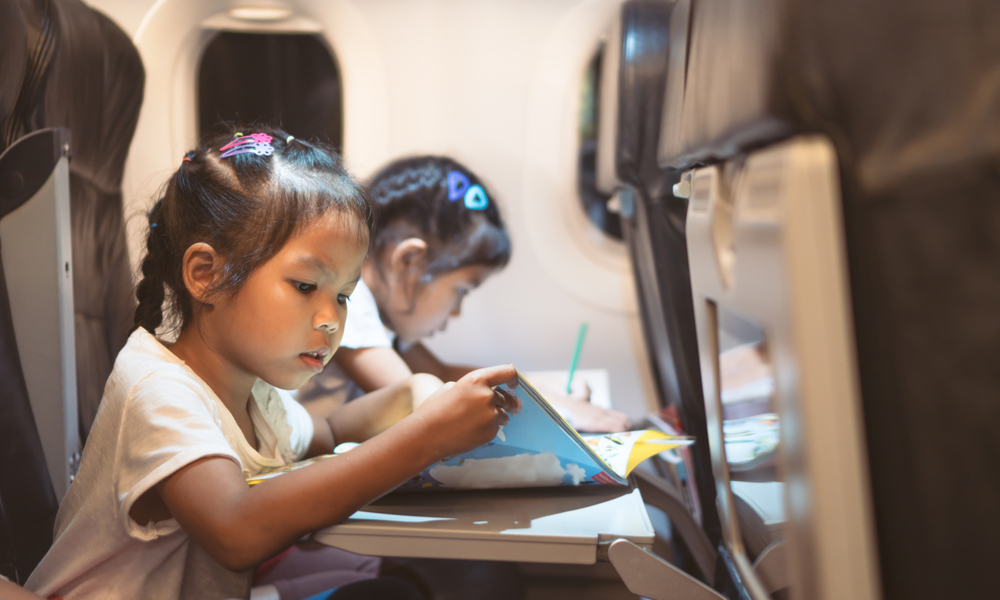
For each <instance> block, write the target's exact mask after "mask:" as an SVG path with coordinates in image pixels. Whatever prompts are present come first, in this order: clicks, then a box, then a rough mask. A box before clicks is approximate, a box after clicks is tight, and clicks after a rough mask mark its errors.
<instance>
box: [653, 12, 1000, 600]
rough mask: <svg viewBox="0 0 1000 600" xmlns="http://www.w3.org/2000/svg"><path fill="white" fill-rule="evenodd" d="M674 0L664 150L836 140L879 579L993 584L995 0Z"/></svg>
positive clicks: (921, 587)
mask: <svg viewBox="0 0 1000 600" xmlns="http://www.w3.org/2000/svg"><path fill="white" fill-rule="evenodd" d="M678 6H683V7H685V8H686V9H688V10H689V11H690V23H689V26H688V27H684V28H683V30H684V31H685V32H686V39H684V40H683V42H684V44H683V45H684V47H686V48H687V49H688V50H687V51H686V52H682V53H680V54H679V55H678V59H677V60H675V55H674V53H673V52H672V54H671V58H670V65H671V67H673V66H674V65H679V66H680V69H681V70H680V72H677V73H675V72H673V71H672V72H671V73H670V74H669V75H668V78H672V77H674V76H677V78H678V80H679V81H682V82H683V84H682V85H681V86H680V88H679V89H677V88H674V89H672V88H671V87H670V86H669V85H668V86H667V102H666V103H665V107H664V114H663V120H662V124H661V126H662V130H663V132H664V135H661V138H660V164H661V166H662V167H664V168H665V169H678V170H687V169H695V168H698V167H701V166H703V165H720V166H723V165H725V166H724V169H730V171H728V172H731V173H736V174H737V175H736V177H737V178H738V173H739V171H740V169H741V168H742V167H741V163H742V161H743V160H744V159H745V157H747V156H748V155H751V156H752V155H753V154H754V152H756V151H758V149H764V148H769V147H772V146H774V145H775V144H776V143H778V142H781V141H784V140H790V139H791V138H793V136H800V135H802V134H809V135H818V136H820V137H821V139H824V140H826V142H825V143H829V144H830V145H831V147H832V148H833V149H834V150H835V160H836V165H835V168H836V173H837V174H838V176H839V179H838V180H837V182H836V183H837V185H838V187H839V190H840V208H841V209H842V211H843V212H842V215H841V216H842V218H843V237H844V244H845V249H846V265H847V277H848V281H849V284H850V290H849V293H850V296H849V301H850V310H851V312H852V314H853V317H852V318H853V327H852V329H851V332H850V333H851V335H852V336H853V350H854V351H855V353H856V361H857V369H858V381H859V387H860V398H861V406H860V408H861V411H862V414H861V417H862V420H863V423H862V425H863V433H864V436H865V437H864V444H863V445H864V446H865V447H866V448H863V449H862V452H863V454H862V456H863V457H864V460H865V462H864V466H865V468H866V470H867V475H868V477H869V479H870V489H871V503H872V507H873V513H874V538H875V541H876V546H877V556H878V559H877V562H878V565H877V570H878V579H880V584H879V592H880V593H881V595H882V596H883V597H885V598H891V599H896V598H907V599H922V598H940V597H963V598H964V597H978V596H990V595H995V583H994V580H993V577H992V576H991V573H992V569H991V567H990V564H991V560H990V558H991V557H996V556H998V555H1000V518H998V508H997V507H998V506H1000V471H998V470H997V469H996V465H995V457H996V456H997V452H996V445H995V444H994V443H993V442H992V441H990V440H993V439H995V437H996V436H995V432H996V430H997V429H998V427H1000V405H998V404H997V403H996V402H995V401H994V399H995V398H997V397H998V396H1000V369H997V368H996V364H997V358H998V357H1000V335H998V332H1000V316H998V315H1000V313H998V312H997V311H996V309H995V307H996V306H997V305H998V301H1000V241H998V240H1000V204H998V203H997V202H996V198H997V197H998V192H1000V183H998V179H997V176H996V164H997V158H998V157H1000V137H998V136H997V135H996V131H997V126H998V123H1000V87H998V86H997V85H996V73H998V72H1000V38H998V37H997V36H996V34H995V32H996V31H997V30H998V26H1000V8H998V7H996V6H993V5H989V6H987V5H986V4H984V3H981V2H974V1H958V2H950V3H940V2H932V1H930V0H918V1H903V0H890V1H888V2H880V3H871V2H867V1H866V0H837V1H833V0H810V1H805V0H800V1H796V0H774V1H770V2H765V3H752V4H747V3H745V2H740V1H738V0H690V1H689V0H680V2H678ZM677 15H678V11H677V9H675V11H674V15H673V18H674V19H675V20H676V19H677ZM721 181H722V184H723V185H725V184H727V183H733V184H734V185H738V184H739V182H738V181H737V179H729V180H727V179H726V178H725V177H723V179H722V180H721ZM734 182H735V183H734ZM776 193H778V192H776ZM825 560H828V561H829V562H830V564H832V563H833V562H834V557H826V558H825Z"/></svg>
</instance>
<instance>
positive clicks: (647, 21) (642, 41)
mask: <svg viewBox="0 0 1000 600" xmlns="http://www.w3.org/2000/svg"><path fill="white" fill-rule="evenodd" d="M674 10H676V8H675V3H672V2H662V1H657V0H630V1H629V2H626V3H624V4H623V5H622V9H621V19H620V29H619V31H618V34H617V35H611V36H609V39H610V41H609V44H614V46H613V47H610V48H609V52H608V53H607V56H613V57H615V58H618V65H619V66H618V68H617V75H618V76H617V79H616V81H615V85H614V86H613V87H612V88H611V89H610V90H608V89H606V90H605V95H604V96H602V98H601V102H600V107H601V111H602V113H605V114H606V111H612V110H613V111H614V113H615V114H614V119H613V122H614V127H608V126H607V125H606V123H607V121H608V120H609V119H607V118H606V117H605V116H604V115H602V119H601V123H602V125H603V127H602V131H601V141H602V144H603V143H605V142H606V140H607V138H608V137H613V139H614V144H613V145H611V147H612V148H613V150H614V154H613V156H610V157H609V156H608V153H607V150H606V146H603V145H602V146H601V147H599V150H598V152H599V154H598V157H597V158H598V183H599V185H601V186H604V187H605V188H606V189H607V190H608V191H610V188H612V187H617V188H618V198H619V204H620V206H621V216H622V228H623V231H624V233H625V237H626V242H627V244H628V247H629V252H630V255H631V258H632V267H633V269H634V270H635V280H636V285H637V287H638V298H639V307H640V312H641V317H642V323H643V333H644V336H645V340H646V345H647V348H648V354H649V357H650V360H651V362H652V363H653V364H652V367H653V372H654V374H655V378H656V382H657V387H658V392H659V400H660V405H661V406H662V407H666V406H675V407H677V409H678V413H679V417H680V421H681V425H682V427H683V428H684V431H685V432H686V433H688V434H691V435H693V436H695V438H696V442H695V444H694V446H693V447H692V448H691V458H692V467H693V471H694V472H693V473H692V475H693V480H694V481H693V486H694V487H695V489H696V493H695V495H694V497H695V498H696V502H697V505H696V506H695V507H694V508H693V510H694V512H695V515H696V518H697V519H698V520H699V521H700V524H701V527H702V529H703V530H704V532H705V534H706V535H707V537H708V540H709V542H710V544H711V545H712V546H717V545H718V544H719V543H720V542H721V539H722V538H721V529H720V525H719V518H718V513H717V509H716V505H715V482H714V478H713V474H712V466H711V457H710V454H709V447H708V440H707V432H706V428H705V407H704V403H703V401H702V387H701V372H700V370H699V366H698V346H697V339H696V332H695V327H694V309H693V307H692V303H691V281H690V272H689V269H688V259H687V244H686V235H685V219H686V215H687V200H686V199H683V198H677V197H675V196H674V195H673V193H672V191H671V188H672V185H673V184H674V183H676V182H677V181H678V178H679V172H678V171H675V170H671V169H661V168H660V167H659V165H658V162H657V151H658V148H659V138H660V130H661V127H660V120H661V115H662V112H663V101H664V90H665V86H666V82H667V77H668V58H669V48H670V44H671V27H672V25H671V14H672V11H674ZM609 70H610V67H609ZM611 94H613V96H611ZM608 162H610V163H611V164H612V166H611V167H609V166H608V164H607V163H608ZM609 171H613V174H614V176H613V177H612V176H611V175H609ZM712 554H713V555H714V552H713V553H712ZM705 571H707V572H705ZM715 571H718V569H715V568H714V565H713V566H712V568H708V569H702V574H703V575H705V576H707V577H709V578H710V579H711V578H712V573H714V572H715ZM720 574H721V573H720ZM709 583H714V582H713V581H709Z"/></svg>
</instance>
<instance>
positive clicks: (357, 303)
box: [340, 281, 392, 348]
mask: <svg viewBox="0 0 1000 600" xmlns="http://www.w3.org/2000/svg"><path fill="white" fill-rule="evenodd" d="M340 345H341V346H342V347H344V348H391V347H392V340H390V339H389V334H388V333H386V331H385V325H383V324H382V319H381V318H380V317H379V316H378V305H377V304H376V303H375V296H372V292H371V290H369V289H368V286H366V285H365V282H364V281H358V285H357V287H355V288H354V293H353V294H351V298H350V299H349V300H348V301H347V322H346V323H345V324H344V337H343V338H341V340H340Z"/></svg>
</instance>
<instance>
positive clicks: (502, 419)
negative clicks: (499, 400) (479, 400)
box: [495, 406, 510, 427]
mask: <svg viewBox="0 0 1000 600" xmlns="http://www.w3.org/2000/svg"><path fill="white" fill-rule="evenodd" d="M495 410H496V413H497V425H499V426H500V427H503V426H504V425H506V424H507V423H510V415H509V414H508V413H507V411H505V410H504V409H502V408H500V407H499V406H498V407H497V408H496V409H495Z"/></svg>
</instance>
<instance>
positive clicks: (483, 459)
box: [247, 373, 693, 491]
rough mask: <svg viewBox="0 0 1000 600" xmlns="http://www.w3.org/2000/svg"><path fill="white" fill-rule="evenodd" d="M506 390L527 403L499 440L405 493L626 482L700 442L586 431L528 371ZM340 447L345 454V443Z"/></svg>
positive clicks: (439, 466) (427, 473)
mask: <svg viewBox="0 0 1000 600" xmlns="http://www.w3.org/2000/svg"><path fill="white" fill-rule="evenodd" d="M504 390H505V391H507V392H508V393H510V394H513V395H515V396H517V397H518V398H519V399H520V400H521V412H519V413H517V414H516V415H511V417H510V422H508V423H507V425H504V426H503V427H502V428H500V431H499V432H498V433H497V436H496V437H495V438H494V439H493V441H491V442H490V443H488V444H486V445H484V446H480V447H479V448H476V449H474V450H470V451H469V452H466V453H464V454H460V455H458V456H453V457H451V458H447V459H444V460H441V461H438V462H437V463H435V464H434V465H431V466H430V467H428V468H427V469H424V470H423V472H421V473H420V474H419V475H417V476H416V477H414V478H412V479H410V480H409V481H407V482H406V483H404V484H403V485H402V486H400V487H399V488H398V490H399V491H432V490H448V489H492V488H512V487H554V486H564V485H624V484H625V483H626V477H628V474H629V472H631V470H632V469H633V468H634V467H635V466H636V465H638V464H639V463H640V462H642V461H643V460H645V459H647V458H649V457H650V456H653V455H654V454H659V453H660V452H664V451H666V450H670V449H671V448H676V447H678V446H686V445H688V444H690V443H692V441H693V438H689V437H686V436H676V435H668V434H666V433H663V432H661V431H656V430H643V431H625V432H621V433H607V434H593V435H580V434H579V433H577V432H576V430H575V429H573V428H572V427H571V426H570V424H569V423H567V422H566V420H565V419H563V418H562V416H560V415H559V413H558V412H556V410H555V409H554V408H552V406H551V405H550V404H549V403H548V402H547V401H546V400H545V398H543V397H542V395H541V394H539V393H538V391H537V390H535V388H534V387H532V385H531V384H530V383H528V381H527V380H526V379H525V378H524V377H523V376H522V375H521V373H518V379H517V387H516V388H514V389H513V390H511V389H510V388H508V387H507V386H504ZM356 445H357V444H350V445H349V446H352V447H353V446H356ZM344 446H345V447H346V446H348V444H344ZM337 451H338V453H341V447H339V446H338V449H337ZM345 451H346V450H345ZM330 457H333V458H336V455H324V456H319V457H316V458H312V459H309V460H306V461H302V462H298V463H294V464H291V465H287V466H285V467H281V468H278V469H275V470H273V471H270V472H268V473H263V474H260V475H257V476H254V477H252V478H250V479H248V480H247V483H249V484H250V485H256V484H258V483H260V482H262V481H265V480H267V479H270V478H273V477H276V476H279V475H281V474H282V473H287V472H289V471H292V470H295V469H297V468H300V467H303V466H305V465H307V464H311V463H313V462H316V461H318V460H325V459H326V458H330Z"/></svg>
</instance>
